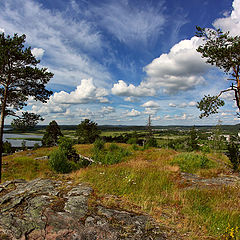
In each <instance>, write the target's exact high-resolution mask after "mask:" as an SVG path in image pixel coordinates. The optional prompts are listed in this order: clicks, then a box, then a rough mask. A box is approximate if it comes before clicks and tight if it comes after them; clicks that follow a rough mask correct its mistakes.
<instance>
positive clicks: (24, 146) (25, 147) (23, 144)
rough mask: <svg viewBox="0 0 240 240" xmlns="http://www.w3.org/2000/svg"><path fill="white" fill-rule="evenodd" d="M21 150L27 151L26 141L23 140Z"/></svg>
mask: <svg viewBox="0 0 240 240" xmlns="http://www.w3.org/2000/svg"><path fill="white" fill-rule="evenodd" d="M21 149H22V150H26V149H27V145H26V141H25V140H23V141H22V143H21Z"/></svg>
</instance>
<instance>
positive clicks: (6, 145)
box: [3, 141, 12, 153]
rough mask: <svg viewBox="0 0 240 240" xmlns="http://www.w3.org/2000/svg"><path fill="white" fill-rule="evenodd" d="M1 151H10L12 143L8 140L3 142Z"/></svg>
mask: <svg viewBox="0 0 240 240" xmlns="http://www.w3.org/2000/svg"><path fill="white" fill-rule="evenodd" d="M3 152H4V153H12V144H11V143H10V142H8V141H6V142H4V143H3Z"/></svg>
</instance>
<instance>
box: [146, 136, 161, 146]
mask: <svg viewBox="0 0 240 240" xmlns="http://www.w3.org/2000/svg"><path fill="white" fill-rule="evenodd" d="M157 146H158V144H157V140H156V139H155V138H153V137H152V138H149V139H148V140H147V141H146V143H145V145H144V147H145V148H149V147H157Z"/></svg>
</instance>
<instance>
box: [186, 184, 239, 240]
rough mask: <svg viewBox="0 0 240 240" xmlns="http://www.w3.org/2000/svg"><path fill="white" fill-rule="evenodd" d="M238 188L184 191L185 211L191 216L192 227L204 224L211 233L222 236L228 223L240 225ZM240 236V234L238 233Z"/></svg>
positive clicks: (232, 225) (233, 225)
mask: <svg viewBox="0 0 240 240" xmlns="http://www.w3.org/2000/svg"><path fill="white" fill-rule="evenodd" d="M237 190H238V191H239V188H238V189H234V188H231V187H225V188H221V189H212V190H210V189H191V190H188V191H185V192H184V193H183V195H184V197H183V199H184V201H185V203H184V206H183V212H184V213H185V215H187V216H188V217H190V218H191V223H190V227H196V226H204V227H205V228H206V229H207V231H208V233H209V234H210V235H213V236H216V237H218V239H219V238H220V237H221V235H222V234H223V233H224V232H225V230H226V228H227V227H228V224H229V225H230V226H231V227H237V226H238V227H239V226H240V208H239V207H238V206H239V204H240V200H239V196H238V193H237ZM238 237H240V234H239V235H238Z"/></svg>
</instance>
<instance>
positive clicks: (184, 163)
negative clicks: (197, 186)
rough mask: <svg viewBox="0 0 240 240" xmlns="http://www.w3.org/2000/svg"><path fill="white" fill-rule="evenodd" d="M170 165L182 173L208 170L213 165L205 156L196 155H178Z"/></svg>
mask: <svg viewBox="0 0 240 240" xmlns="http://www.w3.org/2000/svg"><path fill="white" fill-rule="evenodd" d="M171 164H172V165H178V166H179V167H180V169H181V171H183V172H188V173H196V172H197V171H198V170H200V169H209V168H212V167H214V166H215V163H214V162H213V161H211V160H209V159H208V158H207V157H206V156H204V155H200V154H196V153H180V154H179V155H177V156H175V157H174V159H173V160H172V161H171Z"/></svg>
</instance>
